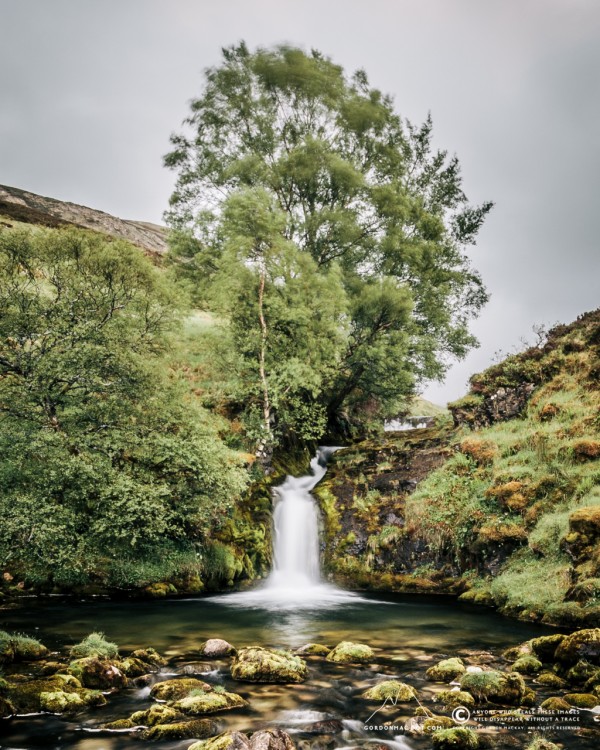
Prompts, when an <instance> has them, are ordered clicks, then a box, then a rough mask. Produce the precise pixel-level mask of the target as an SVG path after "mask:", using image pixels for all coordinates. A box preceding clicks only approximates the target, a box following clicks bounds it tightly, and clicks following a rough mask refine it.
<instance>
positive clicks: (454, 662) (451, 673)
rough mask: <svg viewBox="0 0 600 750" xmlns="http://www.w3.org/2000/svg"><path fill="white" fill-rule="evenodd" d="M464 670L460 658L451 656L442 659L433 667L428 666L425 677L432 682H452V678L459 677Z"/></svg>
mask: <svg viewBox="0 0 600 750" xmlns="http://www.w3.org/2000/svg"><path fill="white" fill-rule="evenodd" d="M465 672H466V668H465V665H464V664H463V662H462V659H459V658H458V657H452V658H450V659H443V660H442V661H440V662H438V663H437V664H436V665H434V666H433V667H430V668H429V669H428V670H427V672H426V677H427V679H428V680H432V681H433V682H452V680H455V679H456V678H457V677H460V676H461V675H463V674H464V673H465Z"/></svg>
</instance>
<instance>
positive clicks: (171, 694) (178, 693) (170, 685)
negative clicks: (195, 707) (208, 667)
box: [150, 677, 212, 701]
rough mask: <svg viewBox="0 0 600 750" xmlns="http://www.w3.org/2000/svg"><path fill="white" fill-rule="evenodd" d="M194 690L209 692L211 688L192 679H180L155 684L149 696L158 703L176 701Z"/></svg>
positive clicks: (200, 681)
mask: <svg viewBox="0 0 600 750" xmlns="http://www.w3.org/2000/svg"><path fill="white" fill-rule="evenodd" d="M194 690H198V691H207V692H210V691H211V690H212V687H211V686H210V685H209V684H208V683H207V682H202V680H196V679H195V678H193V677H180V678H178V679H175V680H165V681H164V682H157V683H156V684H155V685H153V686H152V688H151V690H150V695H151V696H152V697H153V698H154V699H155V700H158V701H176V700H180V699H181V698H186V697H187V696H188V695H190V694H191V693H192V692H193V691H194Z"/></svg>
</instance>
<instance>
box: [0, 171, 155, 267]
mask: <svg viewBox="0 0 600 750" xmlns="http://www.w3.org/2000/svg"><path fill="white" fill-rule="evenodd" d="M0 216H3V217H6V218H7V219H14V220H15V221H20V222H25V223H27V224H41V225H43V226H48V227H60V226H69V225H71V226H76V227H81V228H83V229H92V230H94V231H96V232H102V233H103V234H108V235H110V236H111V237H116V238H119V239H122V240H127V241H128V242H131V244H132V245H137V247H140V248H141V249H142V250H145V251H146V253H148V254H149V255H155V256H160V255H164V254H165V253H166V252H167V230H166V228H165V227H161V226H159V225H158V224H151V223H149V222H143V221H128V220H125V219H118V218H117V217H116V216H111V215H110V214H107V213H104V211H96V210H95V209H92V208H87V207H86V206H79V205H77V204H76V203H67V202H64V201H59V200H56V199H55V198H46V197H44V196H42V195H37V194H36V193H29V192H27V191H26V190H19V189H18V188H14V187H8V186H7V185H0Z"/></svg>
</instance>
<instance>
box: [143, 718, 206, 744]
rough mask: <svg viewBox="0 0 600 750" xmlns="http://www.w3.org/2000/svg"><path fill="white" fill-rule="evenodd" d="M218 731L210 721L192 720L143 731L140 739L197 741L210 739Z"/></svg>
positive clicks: (160, 725)
mask: <svg viewBox="0 0 600 750" xmlns="http://www.w3.org/2000/svg"><path fill="white" fill-rule="evenodd" d="M217 730H218V727H217V724H216V722H214V721H212V720H211V719H192V720H191V721H177V722H174V723H169V724H157V725H156V726H153V727H151V728H150V729H146V730H144V731H143V732H142V733H141V734H140V737H141V739H143V740H159V741H161V740H162V741H165V740H197V739H203V738H205V737H211V736H212V735H214V734H215V733H216V732H217Z"/></svg>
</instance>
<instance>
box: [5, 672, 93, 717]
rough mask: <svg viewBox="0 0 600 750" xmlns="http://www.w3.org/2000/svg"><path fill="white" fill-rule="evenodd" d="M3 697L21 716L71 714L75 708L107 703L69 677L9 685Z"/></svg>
mask: <svg viewBox="0 0 600 750" xmlns="http://www.w3.org/2000/svg"><path fill="white" fill-rule="evenodd" d="M65 695H76V696H77V698H68V697H65ZM6 697H7V700H8V701H9V702H10V704H11V705H13V706H14V708H15V710H16V712H17V713H20V714H28V713H37V712H38V711H51V712H52V713H62V712H63V710H69V711H71V710H74V709H75V708H77V707H84V706H103V705H105V704H106V698H105V697H104V696H103V695H102V693H100V692H98V691H97V690H87V689H86V688H84V687H82V686H81V683H80V682H79V680H77V679H76V678H75V677H73V676H72V675H69V674H57V675H54V676H53V677H44V678H42V679H36V680H28V681H26V682H13V683H10V684H9V687H8V691H7V696H6Z"/></svg>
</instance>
